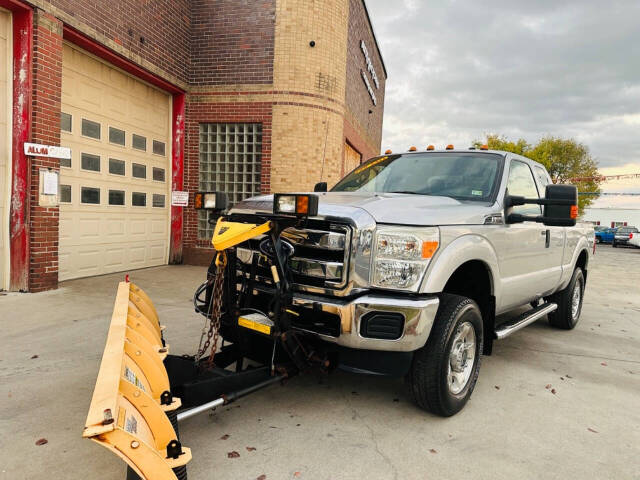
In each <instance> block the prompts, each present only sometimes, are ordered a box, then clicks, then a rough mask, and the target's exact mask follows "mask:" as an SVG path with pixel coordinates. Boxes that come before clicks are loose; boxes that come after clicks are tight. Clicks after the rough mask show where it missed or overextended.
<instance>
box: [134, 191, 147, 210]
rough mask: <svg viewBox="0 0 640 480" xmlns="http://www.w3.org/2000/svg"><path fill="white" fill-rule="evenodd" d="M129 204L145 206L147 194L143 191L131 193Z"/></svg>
mask: <svg viewBox="0 0 640 480" xmlns="http://www.w3.org/2000/svg"><path fill="white" fill-rule="evenodd" d="M131 205H132V206H133V207H146V206H147V194H146V193H143V192H132V193H131Z"/></svg>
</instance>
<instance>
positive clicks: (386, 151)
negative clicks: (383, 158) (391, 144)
mask: <svg viewBox="0 0 640 480" xmlns="http://www.w3.org/2000/svg"><path fill="white" fill-rule="evenodd" d="M392 153H393V152H392V151H391V150H385V151H384V154H385V155H391V154H392Z"/></svg>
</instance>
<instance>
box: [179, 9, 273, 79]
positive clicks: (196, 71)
mask: <svg viewBox="0 0 640 480" xmlns="http://www.w3.org/2000/svg"><path fill="white" fill-rule="evenodd" d="M191 5H192V6H191V9H192V10H191V14H192V16H191V27H192V30H191V32H192V40H191V42H192V43H191V52H192V53H191V75H190V82H191V83H192V84H193V85H228V84H243V83H244V84H248V83H251V84H269V83H272V81H273V48H274V38H275V0H259V1H248V0H192V2H191Z"/></svg>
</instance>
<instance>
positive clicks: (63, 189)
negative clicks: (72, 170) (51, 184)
mask: <svg viewBox="0 0 640 480" xmlns="http://www.w3.org/2000/svg"><path fill="white" fill-rule="evenodd" d="M60 203H71V185H60Z"/></svg>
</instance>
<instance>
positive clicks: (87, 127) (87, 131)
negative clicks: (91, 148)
mask: <svg viewBox="0 0 640 480" xmlns="http://www.w3.org/2000/svg"><path fill="white" fill-rule="evenodd" d="M82 135H83V136H85V137H89V138H95V139H96V140H100V124H99V123H98V122H92V121H91V120H87V119H86V118H83V119H82Z"/></svg>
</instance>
